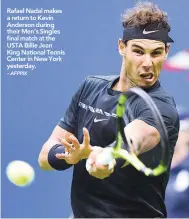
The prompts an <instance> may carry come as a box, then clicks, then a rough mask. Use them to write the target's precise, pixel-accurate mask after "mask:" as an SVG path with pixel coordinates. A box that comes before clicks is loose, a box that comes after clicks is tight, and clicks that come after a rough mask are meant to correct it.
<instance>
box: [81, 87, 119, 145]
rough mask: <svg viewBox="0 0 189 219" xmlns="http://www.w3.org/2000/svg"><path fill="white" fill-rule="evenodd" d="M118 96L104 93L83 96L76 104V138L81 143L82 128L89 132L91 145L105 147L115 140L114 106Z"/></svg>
mask: <svg viewBox="0 0 189 219" xmlns="http://www.w3.org/2000/svg"><path fill="white" fill-rule="evenodd" d="M118 97H119V95H116V96H110V95H106V94H105V92H104V91H101V92H99V93H97V94H96V95H93V96H91V95H90V94H89V95H88V96H85V98H84V99H81V100H80V102H79V103H78V114H77V121H78V124H77V128H78V138H79V139H80V140H81V141H82V137H83V136H82V135H83V133H82V128H83V127H86V128H87V129H88V130H89V133H90V138H91V144H92V145H94V146H95V145H96V146H97V145H100V146H107V145H109V144H110V143H112V142H113V141H114V140H115V138H116V118H117V116H116V106H117V101H118Z"/></svg>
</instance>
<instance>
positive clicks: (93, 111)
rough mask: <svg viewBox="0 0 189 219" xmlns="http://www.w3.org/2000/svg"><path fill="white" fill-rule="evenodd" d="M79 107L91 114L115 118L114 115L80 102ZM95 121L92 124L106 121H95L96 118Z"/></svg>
mask: <svg viewBox="0 0 189 219" xmlns="http://www.w3.org/2000/svg"><path fill="white" fill-rule="evenodd" d="M79 107H81V108H83V109H84V110H89V111H90V112H91V113H98V114H99V115H103V116H107V117H114V118H117V115H116V113H109V112H106V111H104V110H102V109H100V108H96V107H92V106H89V105H87V104H85V103H82V102H79ZM95 119H96V120H95V121H94V122H101V121H103V120H106V119H97V118H95Z"/></svg>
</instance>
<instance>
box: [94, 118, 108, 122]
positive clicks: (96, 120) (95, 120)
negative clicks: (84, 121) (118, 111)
mask: <svg viewBox="0 0 189 219" xmlns="http://www.w3.org/2000/svg"><path fill="white" fill-rule="evenodd" d="M105 120H108V119H97V118H96V117H95V119H94V122H95V123H96V122H102V121H105Z"/></svg>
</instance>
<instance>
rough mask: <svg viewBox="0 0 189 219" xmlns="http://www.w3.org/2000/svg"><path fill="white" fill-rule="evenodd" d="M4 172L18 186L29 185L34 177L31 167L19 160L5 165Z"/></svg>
mask: <svg viewBox="0 0 189 219" xmlns="http://www.w3.org/2000/svg"><path fill="white" fill-rule="evenodd" d="M6 174H7V177H8V179H9V180H10V181H11V182H12V183H13V184H15V185H16V186H20V187H24V186H28V185H30V184H31V183H32V181H33V180H34V178H35V172H34V169H33V167H32V166H30V164H28V163H26V162H24V161H20V160H15V161H12V162H10V163H9V164H8V166H7V169H6Z"/></svg>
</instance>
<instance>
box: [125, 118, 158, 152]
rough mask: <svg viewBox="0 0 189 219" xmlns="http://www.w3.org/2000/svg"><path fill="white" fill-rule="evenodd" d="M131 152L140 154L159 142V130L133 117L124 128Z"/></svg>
mask: <svg viewBox="0 0 189 219" xmlns="http://www.w3.org/2000/svg"><path fill="white" fill-rule="evenodd" d="M124 132H125V135H126V138H127V142H128V145H129V147H130V150H131V152H133V153H135V154H137V155H138V154H142V153H144V152H146V151H149V150H151V149H152V148H154V147H155V146H156V145H157V144H158V143H159V142H160V133H159V131H158V130H157V129H156V128H155V127H153V126H151V125H149V124H147V123H146V122H145V121H142V120H140V119H135V120H133V121H132V122H131V123H129V124H128V125H127V126H126V127H125V129H124Z"/></svg>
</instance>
